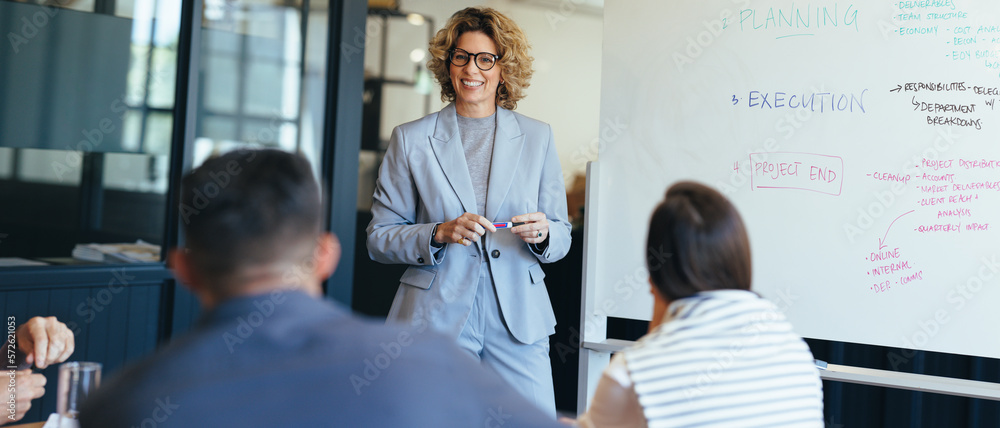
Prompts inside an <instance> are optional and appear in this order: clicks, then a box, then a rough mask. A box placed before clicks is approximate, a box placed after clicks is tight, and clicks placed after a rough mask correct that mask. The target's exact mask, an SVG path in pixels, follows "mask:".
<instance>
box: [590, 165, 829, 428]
mask: <svg viewBox="0 0 1000 428" xmlns="http://www.w3.org/2000/svg"><path fill="white" fill-rule="evenodd" d="M646 245H647V246H646V249H647V256H649V257H647V268H648V269H649V278H650V285H651V287H650V289H651V291H652V293H653V301H654V304H653V319H652V321H650V324H649V325H650V329H649V333H648V334H647V335H646V336H643V337H642V338H641V339H639V341H638V342H637V343H636V344H635V345H634V346H632V347H631V348H628V349H626V350H625V351H623V352H620V353H618V354H616V355H615V356H614V357H613V358H612V360H611V364H610V365H609V366H608V368H607V369H606V370H605V371H604V374H603V376H602V377H601V380H600V382H599V383H598V385H597V390H596V391H595V393H594V398H593V400H592V403H591V406H590V409H589V410H588V411H587V413H586V414H584V415H583V416H581V417H580V419H579V421H578V422H579V424H580V425H581V426H587V427H590V426H595V427H645V426H664V427H667V426H669V427H678V426H767V427H776V426H816V427H822V426H823V390H822V388H823V385H822V383H821V382H820V379H819V372H818V371H817V369H816V367H815V365H814V363H813V359H812V354H811V353H810V352H809V348H808V347H807V346H806V344H805V342H803V340H802V338H800V337H799V336H798V335H796V334H795V333H793V332H792V326H791V325H790V324H789V323H788V321H786V320H785V317H784V316H783V315H782V314H781V312H779V311H778V309H777V308H776V307H775V306H774V305H773V304H772V303H771V302H770V301H768V300H766V299H763V298H761V297H760V296H758V295H757V294H756V293H754V292H752V291H750V278H751V263H750V241H749V239H748V238H747V233H746V229H745V228H744V227H743V221H742V220H741V219H740V215H739V213H738V212H737V211H736V208H735V207H734V206H733V205H732V204H731V203H730V202H729V201H728V200H726V198H725V197H724V196H722V194H720V193H719V192H717V191H715V190H713V189H711V188H709V187H707V186H704V185H701V184H698V183H693V182H680V183H677V184H674V185H673V186H671V187H670V189H669V190H667V195H666V199H664V200H663V202H661V203H660V205H659V206H657V207H656V209H655V210H654V211H653V216H652V219H651V220H650V222H649V237H648V240H647V242H646ZM658 254H669V257H667V258H666V260H663V259H662V257H655V256H656V255H658ZM661 260H662V261H661Z"/></svg>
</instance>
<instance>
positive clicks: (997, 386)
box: [580, 339, 1000, 413]
mask: <svg viewBox="0 0 1000 428" xmlns="http://www.w3.org/2000/svg"><path fill="white" fill-rule="evenodd" d="M633 343H635V342H632V341H628V340H618V339H606V340H604V341H601V342H593V343H592V342H584V343H583V344H581V347H583V348H585V349H586V350H587V351H588V352H592V353H606V354H608V355H611V353H612V352H618V351H621V350H623V349H625V348H628V347H629V346H631V345H632V344H633ZM581 367H582V366H581ZM826 367H827V368H826V369H821V370H820V371H819V377H820V379H823V380H830V381H836V382H846V383H857V384H860V385H871V386H881V387H884V388H897V389H906V390H910V391H917V392H931V393H935V394H944V395H954V396H959V397H968V398H981V399H984V400H995V401H1000V383H991V382H981V381H975V380H967V379H956V378H951V377H941V376H930V375H923V374H916V373H903V372H895V371H891V370H877V369H867V368H864V367H853V366H842V365H839V364H827V365H826ZM582 373H583V371H582V370H581V374H582ZM600 376H601V373H600V372H598V373H597V376H596V377H591V378H589V381H591V382H594V383H595V384H596V382H597V381H598V380H599V379H600ZM580 413H583V411H580Z"/></svg>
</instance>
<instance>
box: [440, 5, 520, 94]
mask: <svg viewBox="0 0 1000 428" xmlns="http://www.w3.org/2000/svg"><path fill="white" fill-rule="evenodd" d="M470 31H480V32H482V33H483V34H486V35H487V36H489V38H490V39H492V40H493V43H495V44H496V45H497V50H499V52H497V55H500V60H499V61H498V64H497V66H499V67H500V75H501V76H503V83H501V84H500V86H499V87H497V105H499V106H500V107H503V108H505V109H508V110H514V109H515V108H517V102H518V101H520V100H521V99H523V98H524V95H525V94H524V89H525V88H527V87H528V86H530V85H531V83H530V80H531V73H532V71H533V70H532V69H531V61H532V60H534V58H532V57H531V56H530V55H528V50H529V49H530V48H531V45H530V44H528V38H527V37H525V35H524V31H521V27H518V26H517V24H516V23H514V21H513V20H511V19H510V18H508V17H506V16H504V15H503V14H501V13H500V12H497V11H496V10H493V9H491V8H488V7H469V8H465V9H462V10H460V11H458V12H455V14H454V15H452V16H451V18H449V19H448V22H447V23H446V24H445V26H444V28H442V29H441V30H438V32H437V34H435V35H434V38H432V39H431V42H430V48H429V50H430V53H431V59H430V60H429V61H427V69H428V70H430V71H431V73H434V78H435V79H436V80H437V81H438V84H440V85H441V101H444V102H452V101H455V87H454V86H453V85H452V83H451V76H450V74H449V63H448V53H449V52H450V51H451V50H452V49H455V45H456V44H457V43H458V38H459V37H461V36H462V34H465V33H467V32H470Z"/></svg>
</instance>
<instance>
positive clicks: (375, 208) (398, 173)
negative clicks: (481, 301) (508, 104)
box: [368, 104, 571, 344]
mask: <svg viewBox="0 0 1000 428" xmlns="http://www.w3.org/2000/svg"><path fill="white" fill-rule="evenodd" d="M554 144H555V143H554V142H553V138H552V128H551V127H550V126H549V125H548V124H546V123H543V122H539V121H537V120H534V119H531V118H528V117H526V116H523V115H521V114H518V113H514V112H512V111H510V110H506V109H503V108H500V107H497V129H496V137H495V142H494V146H493V160H492V163H491V166H490V176H489V189H488V191H487V198H486V218H487V219H489V220H490V221H498V222H499V221H510V219H511V217H514V216H516V215H521V214H526V213H532V212H539V211H540V212H544V213H545V215H546V217H547V218H548V220H549V237H548V246H547V247H545V248H544V250H542V251H537V252H536V251H533V249H532V248H530V246H529V245H528V244H526V243H525V242H524V241H522V240H521V239H520V238H519V237H518V236H516V235H514V234H512V233H510V231H508V230H505V229H500V230H497V232H496V233H490V232H489V231H487V232H486V235H485V236H484V237H483V238H484V240H482V241H481V242H480V243H477V244H473V245H470V246H468V247H464V246H461V245H458V244H448V245H446V246H445V248H443V249H441V250H440V251H438V249H436V248H433V247H431V245H430V243H431V230H432V229H433V228H434V225H435V224H437V223H443V222H446V221H451V220H453V219H455V218H457V217H459V216H461V215H462V214H463V213H465V212H472V213H475V212H476V197H475V193H474V191H473V188H472V179H471V178H470V177H469V168H468V166H467V164H466V162H465V152H464V151H463V149H462V140H461V136H460V134H459V130H458V116H457V113H456V111H455V105H454V104H451V105H449V106H447V107H445V108H444V109H442V110H441V111H440V112H438V113H434V114H431V115H428V116H426V117H424V118H421V119H418V120H415V121H413V122H409V123H406V124H403V125H400V126H398V127H396V128H395V129H394V130H393V132H392V139H391V140H390V141H389V149H388V151H387V152H386V155H385V158H384V159H383V161H382V166H381V167H380V169H379V176H378V182H377V183H376V185H375V195H374V203H373V205H372V215H373V218H372V221H371V223H370V224H369V225H368V254H369V255H370V256H371V258H372V259H373V260H375V261H377V262H380V263H404V264H408V265H411V266H410V267H409V268H408V269H406V272H405V273H403V276H402V277H401V278H400V280H399V281H400V285H399V289H398V291H397V292H396V297H395V300H393V303H392V309H391V310H390V312H389V320H394V321H401V322H406V323H412V324H425V323H426V324H429V325H430V326H431V327H433V328H435V329H437V330H441V331H444V332H446V333H448V334H450V335H453V336H454V337H458V334H459V333H460V332H461V329H462V327H463V326H464V324H465V322H466V319H467V318H468V316H469V312H470V310H471V308H472V302H473V298H474V297H475V294H476V286H477V283H478V281H479V272H480V264H481V262H483V261H484V259H485V258H486V257H489V264H488V266H489V270H490V273H492V275H493V281H494V283H495V284H496V290H497V297H498V300H499V301H500V308H501V311H502V313H503V317H504V320H505V321H506V323H507V328H508V329H509V330H510V333H511V334H512V335H513V336H514V338H516V339H517V340H518V341H520V342H522V343H527V344H530V343H535V342H537V341H539V340H541V339H543V338H545V337H547V336H549V335H551V334H552V333H553V332H555V316H554V315H553V313H552V304H551V303H550V302H549V296H548V293H547V291H546V289H545V282H544V281H543V280H542V279H543V278H544V277H545V274H544V273H543V272H542V268H541V266H540V265H539V263H551V262H554V261H557V260H559V259H561V258H563V256H565V255H566V253H567V252H568V251H569V246H570V229H571V226H570V224H569V222H568V221H567V216H566V187H565V185H564V184H563V176H562V169H561V167H560V165H559V158H558V156H557V155H556V148H555V145H554ZM484 247H485V248H484Z"/></svg>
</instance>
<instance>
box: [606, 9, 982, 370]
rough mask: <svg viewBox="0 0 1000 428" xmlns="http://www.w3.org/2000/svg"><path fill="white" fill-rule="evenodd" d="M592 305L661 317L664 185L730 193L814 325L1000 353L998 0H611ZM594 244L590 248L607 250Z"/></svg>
mask: <svg viewBox="0 0 1000 428" xmlns="http://www.w3.org/2000/svg"><path fill="white" fill-rule="evenodd" d="M604 19H605V32H604V40H605V41H604V43H605V45H604V57H603V68H602V87H601V140H600V142H601V144H600V147H599V149H600V151H599V159H600V161H599V162H600V164H601V165H600V166H601V174H600V182H599V183H598V185H597V186H594V188H595V189H596V192H597V195H593V194H592V195H591V197H596V198H597V199H596V201H597V205H598V208H597V210H598V213H595V214H597V216H596V218H597V219H598V220H597V223H598V225H597V227H596V237H595V240H594V243H595V245H590V246H589V247H588V248H587V251H588V252H594V253H596V255H595V256H594V258H595V259H596V260H597V268H596V273H595V276H594V277H595V278H596V279H595V282H596V284H592V285H593V286H595V287H596V293H595V297H596V301H595V302H593V307H594V310H595V311H596V312H597V314H598V315H607V316H614V317H623V318H632V319H640V320H648V319H650V317H651V312H652V298H651V296H650V294H649V284H648V272H646V270H645V262H644V257H645V248H644V245H645V242H646V232H647V229H648V222H649V216H650V214H651V212H652V210H653V208H654V207H655V205H656V204H657V203H658V202H659V201H660V200H662V198H663V195H664V193H665V191H666V189H667V187H668V186H669V185H670V184H671V183H674V182H676V181H678V180H697V181H700V182H703V183H705V184H708V185H711V186H713V187H714V188H716V189H718V190H720V191H721V192H722V193H723V194H725V195H726V196H727V197H729V198H730V200H732V201H733V203H734V204H735V205H736V207H737V208H738V209H739V211H740V212H741V214H742V216H743V219H744V221H745V223H746V225H747V227H748V230H749V234H750V241H751V247H752V251H753V270H754V275H753V289H754V290H755V291H757V292H758V293H760V294H761V295H763V296H764V297H766V298H768V299H770V300H772V301H773V302H775V304H776V305H777V306H778V308H779V309H781V310H782V311H783V312H784V313H785V315H786V316H787V317H788V319H789V320H790V321H791V322H792V324H793V325H794V327H795V329H796V331H797V332H798V333H799V334H801V335H802V336H804V337H810V338H818V339H826V340H835V341H844V342H854V343H864V344H872V345H882V346H890V347H902V348H909V349H920V350H930V351H941V352H948V353H955V354H964V355H974V356H985V357H993V358H998V357H1000V334H998V333H997V332H996V329H997V327H996V326H998V325H1000V286H998V283H1000V239H998V238H1000V236H998V233H1000V232H998V230H1000V110H998V109H996V108H994V106H993V103H995V102H996V101H997V99H1000V92H998V89H997V88H998V87H1000V2H997V1H996V0H977V1H973V0H962V1H959V0H929V1H893V2H890V1H878V2H875V1H866V2H857V3H851V2H833V1H814V2H791V1H745V0H684V1H659V0H640V1H628V2H624V1H620V2H607V3H606V5H605V18H604ZM594 253H592V254H594Z"/></svg>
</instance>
